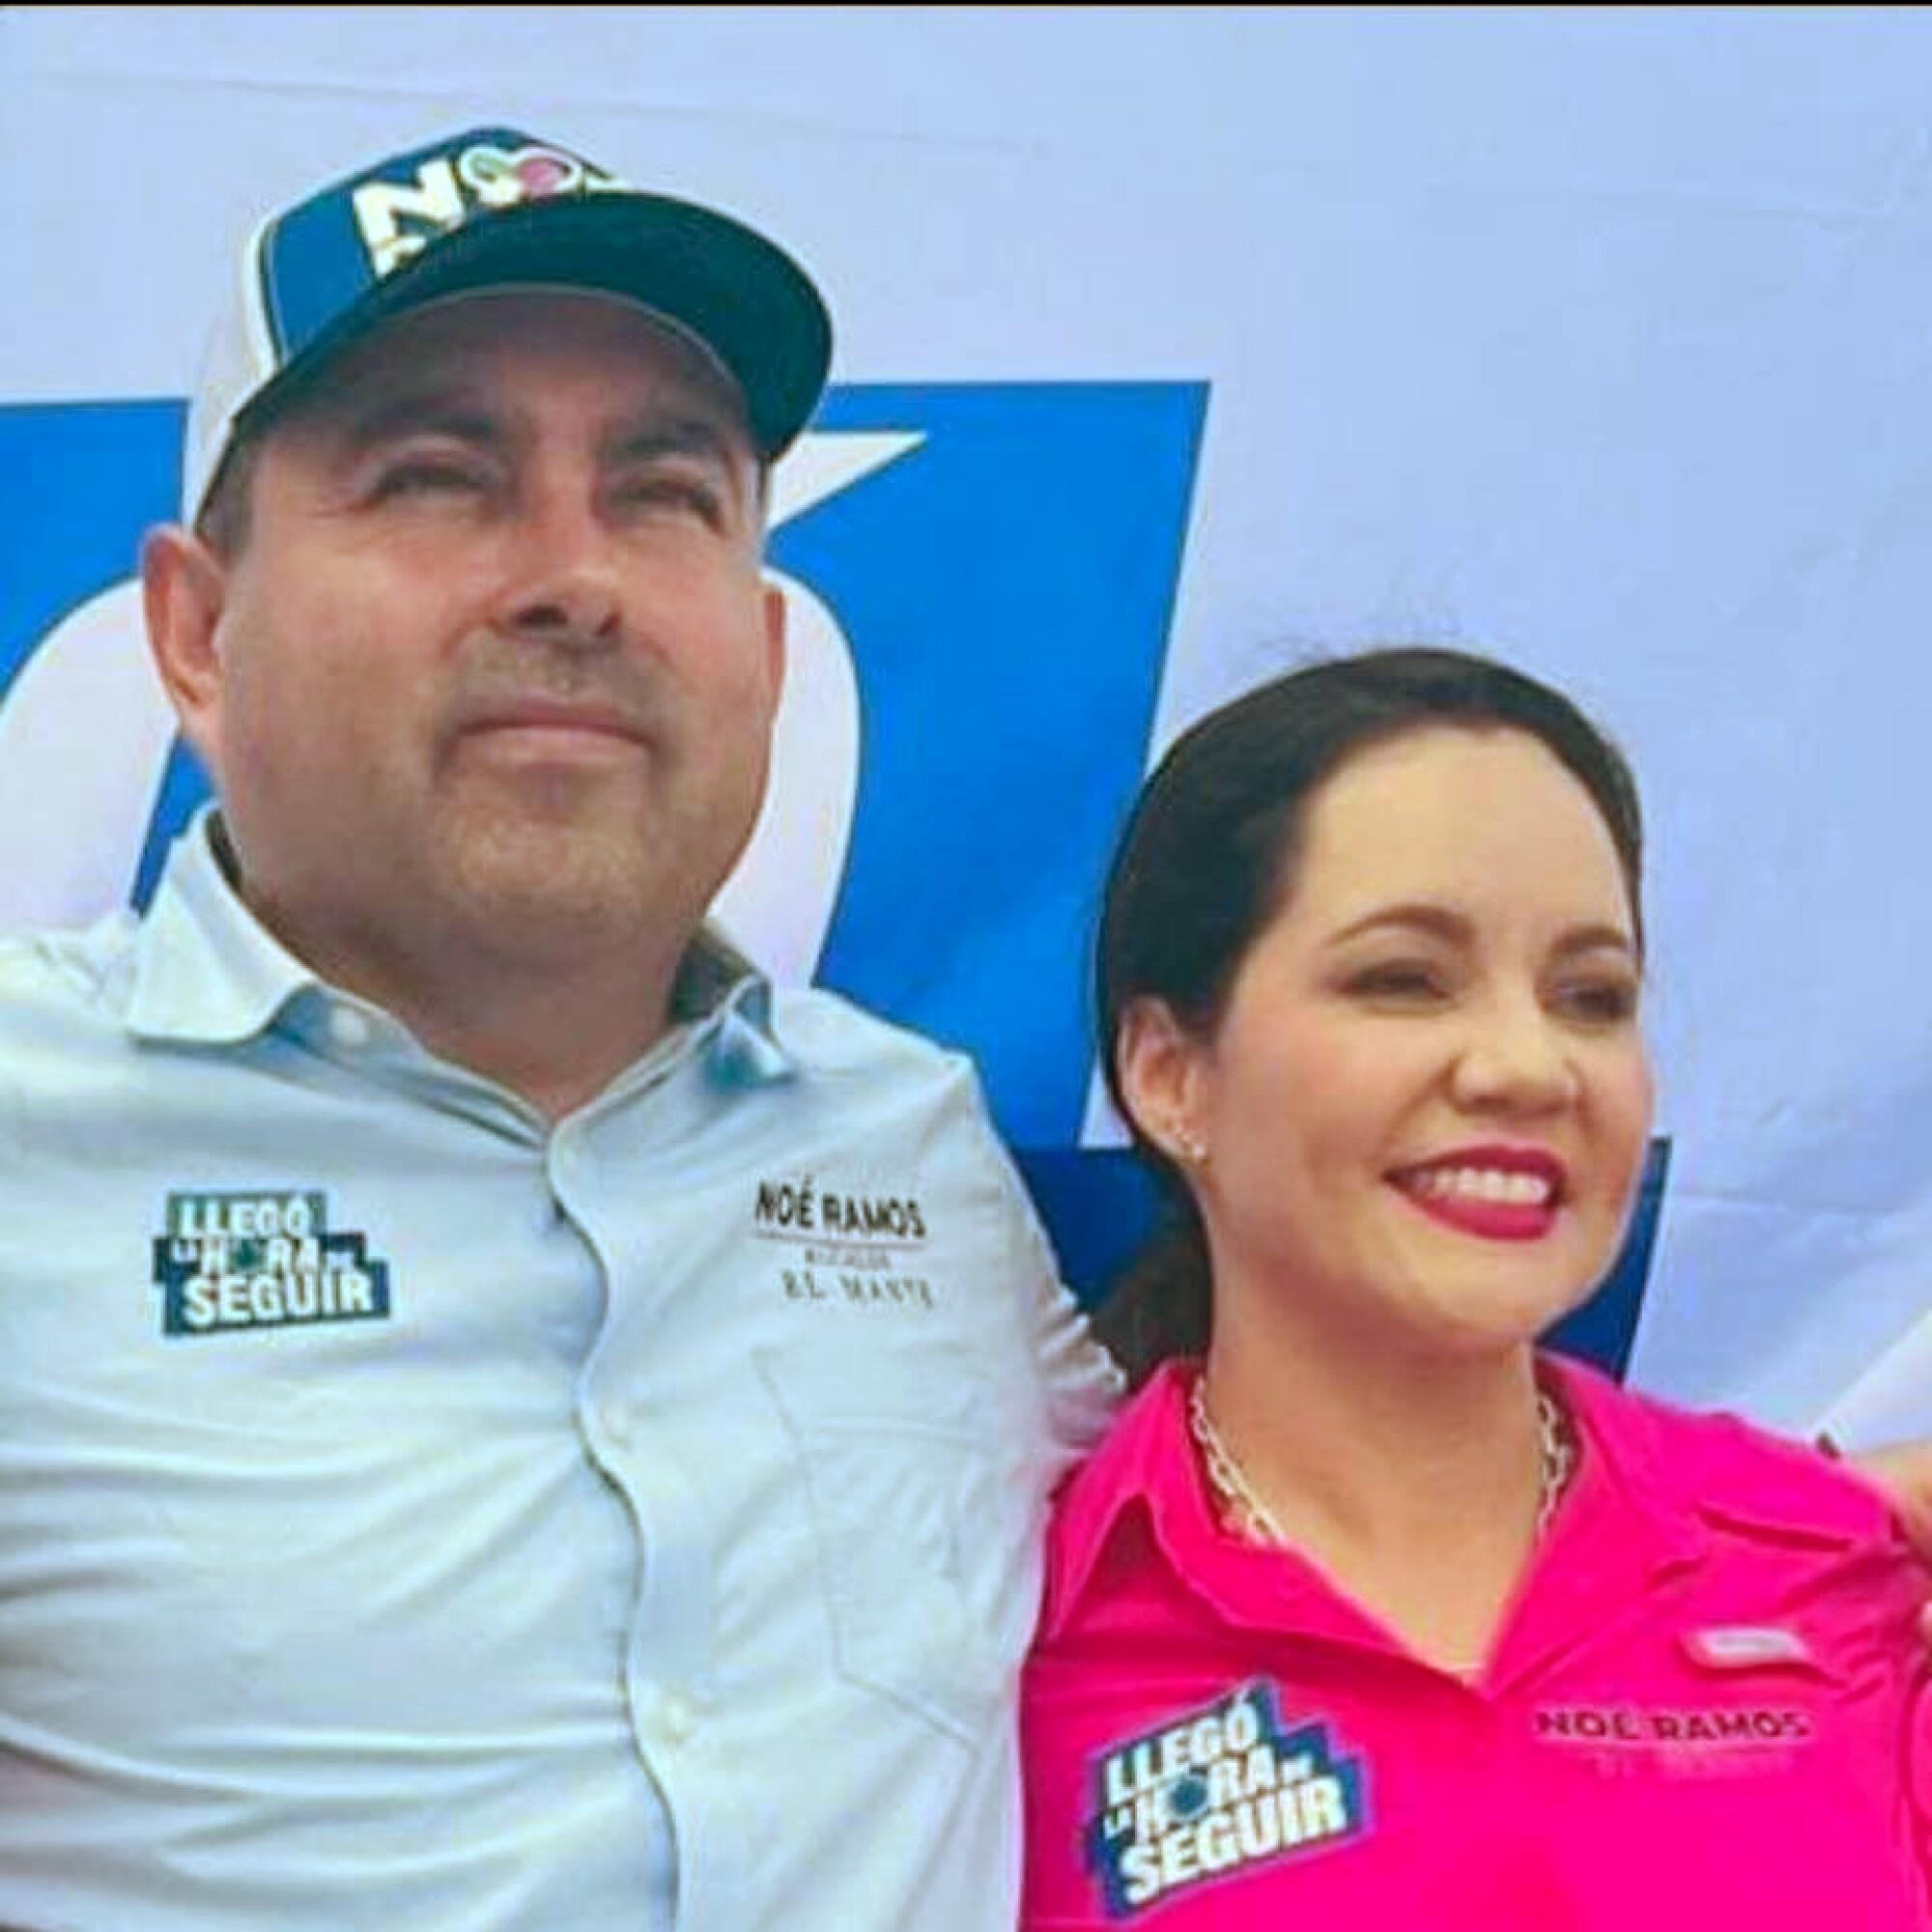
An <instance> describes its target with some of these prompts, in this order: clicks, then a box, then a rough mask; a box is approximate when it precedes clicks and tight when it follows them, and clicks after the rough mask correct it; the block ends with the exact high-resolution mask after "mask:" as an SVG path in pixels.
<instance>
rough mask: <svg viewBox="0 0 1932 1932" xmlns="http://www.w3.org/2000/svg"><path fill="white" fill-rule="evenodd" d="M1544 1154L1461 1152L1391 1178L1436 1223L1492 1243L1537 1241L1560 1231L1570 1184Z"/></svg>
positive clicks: (1525, 1150)
mask: <svg viewBox="0 0 1932 1932" xmlns="http://www.w3.org/2000/svg"><path fill="white" fill-rule="evenodd" d="M1566 1178H1567V1177H1566V1174H1565V1171H1564V1167H1563V1163H1562V1162H1561V1161H1560V1160H1558V1159H1557V1158H1556V1156H1555V1155H1554V1154H1552V1153H1550V1152H1549V1151H1548V1150H1547V1149H1545V1148H1529V1147H1500V1146H1485V1147H1462V1148H1453V1149H1451V1150H1450V1151H1448V1152H1446V1153H1441V1154H1437V1155H1435V1157H1434V1158H1433V1159H1431V1160H1426V1161H1421V1162H1418V1163H1417V1164H1416V1165H1415V1166H1413V1167H1404V1168H1398V1169H1397V1170H1396V1172H1395V1173H1393V1174H1391V1175H1390V1176H1389V1179H1390V1181H1391V1183H1392V1184H1393V1185H1395V1186H1396V1187H1398V1188H1400V1189H1401V1190H1402V1193H1403V1194H1404V1196H1405V1197H1406V1199H1407V1200H1408V1201H1409V1202H1410V1204H1411V1205H1412V1206H1414V1207H1416V1208H1420V1209H1421V1210H1422V1212H1423V1213H1425V1214H1427V1215H1428V1216H1429V1217H1430V1218H1431V1219H1432V1220H1435V1221H1439V1222H1441V1223H1442V1224H1443V1225H1444V1226H1445V1227H1450V1228H1454V1229H1456V1230H1458V1232H1460V1233H1462V1234H1465V1235H1474V1236H1478V1237H1480V1238H1481V1239H1484V1240H1490V1241H1535V1240H1540V1239H1542V1237H1543V1236H1545V1235H1547V1234H1548V1232H1549V1231H1550V1229H1551V1228H1553V1227H1554V1226H1555V1225H1556V1210H1557V1208H1559V1207H1560V1206H1561V1204H1562V1201H1563V1195H1564V1182H1565V1179H1566Z"/></svg>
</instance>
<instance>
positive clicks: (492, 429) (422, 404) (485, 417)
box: [339, 388, 509, 457]
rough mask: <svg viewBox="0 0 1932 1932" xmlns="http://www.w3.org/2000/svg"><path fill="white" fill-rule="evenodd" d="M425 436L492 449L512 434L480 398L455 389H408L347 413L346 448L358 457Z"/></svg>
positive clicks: (342, 429) (343, 436)
mask: <svg viewBox="0 0 1932 1932" xmlns="http://www.w3.org/2000/svg"><path fill="white" fill-rule="evenodd" d="M423 435H436V436H446V437H450V438H452V439H454V440H456V441H458V442H470V443H476V444H479V445H482V446H484V447H487V448H492V449H494V448H497V447H499V446H500V445H501V444H503V443H505V442H507V441H508V440H509V432H508V431H507V430H506V429H505V427H504V426H503V424H502V423H501V422H500V421H499V420H498V419H497V416H495V415H494V414H493V413H492V412H491V411H490V410H489V408H488V407H487V405H485V404H484V403H483V401H482V400H481V399H480V398H479V397H477V396H476V395H475V394H474V393H472V392H471V391H469V390H466V389H454V388H450V389H403V390H399V391H398V392H397V393H396V394H394V395H390V396H384V397H381V398H379V399H378V400H376V401H375V402H372V403H371V404H370V405H369V406H368V407H367V408H366V409H363V410H358V411H356V412H353V413H351V414H349V415H348V416H346V417H345V419H344V420H343V422H342V424H341V426H340V431H339V436H340V440H341V443H342V447H343V449H344V450H345V452H346V453H347V454H348V455H350V456H352V457H355V456H362V455H364V454H366V453H367V452H368V451H370V450H372V449H380V448H381V447H382V446H383V445H384V443H387V442H397V441H400V440H402V439H403V438H405V437H410V436H423Z"/></svg>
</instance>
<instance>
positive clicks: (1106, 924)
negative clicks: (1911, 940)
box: [1094, 649, 1643, 1383]
mask: <svg viewBox="0 0 1932 1932" xmlns="http://www.w3.org/2000/svg"><path fill="white" fill-rule="evenodd" d="M1430 725H1463V726H1467V727H1468V728H1470V729H1473V730H1491V729H1499V728H1500V729H1507V730H1512V731H1522V732H1526V733H1527V734H1528V735H1529V736H1530V737H1532V738H1534V739H1536V740H1537V741H1538V742H1539V743H1540V744H1542V745H1543V746H1544V747H1546V748H1547V749H1548V751H1549V752H1550V753H1551V754H1552V755H1553V756H1555V757H1556V758H1557V759H1558V760H1560V761H1561V763H1562V764H1563V765H1564V766H1565V767H1566V768H1567V769H1568V770H1569V771H1570V772H1571V773H1572V774H1574V776H1575V777H1576V779H1577V782H1578V783H1580V784H1581V785H1582V787H1583V789H1584V790H1585V791H1587V792H1588V793H1589V794H1590V797H1591V799H1592V800H1593V801H1594V802H1595V804H1596V807H1597V810H1599V811H1600V812H1601V813H1602V814H1603V818H1604V823H1605V826H1606V827H1607V828H1608V830H1609V834H1610V838H1611V840H1612V842H1613V843H1614V844H1615V846H1616V851H1617V857H1618V859H1619V860H1620V861H1621V863H1622V866H1623V874H1624V883H1625V886H1626V887H1627V888H1628V890H1629V894H1630V904H1631V916H1632V919H1633V920H1634V922H1635V924H1636V930H1637V934H1638V939H1639V944H1640V943H1641V936H1642V919H1643V914H1642V901H1641V896H1640V893H1639V887H1640V883H1641V876H1642V870H1643V823H1642V817H1641V814H1640V812H1639V810H1638V806H1637V795H1636V783H1635V781H1634V779H1633V778H1632V776H1631V772H1630V767H1629V766H1628V765H1627V764H1626V763H1625V762H1624V759H1623V756H1622V754H1621V753H1619V752H1618V751H1617V749H1616V748H1615V746H1614V745H1612V744H1611V743H1610V741H1609V740H1608V739H1607V738H1606V737H1605V735H1604V733H1603V732H1601V731H1600V730H1598V728H1597V727H1596V726H1595V725H1592V724H1591V723H1590V721H1589V720H1588V719H1587V718H1585V717H1584V716H1583V714H1582V713H1581V712H1580V711H1579V710H1578V709H1577V707H1576V705H1574V704H1573V703H1571V701H1570V700H1569V699H1568V698H1567V697H1565V696H1563V695H1562V694H1561V693H1560V692H1557V691H1552V690H1551V689H1550V688H1549V686H1548V685H1547V684H1539V683H1538V682H1537V680H1536V679H1535V678H1533V677H1529V676H1526V675H1525V674H1524V673H1523V672H1521V671H1518V670H1512V669H1510V668H1509V667H1508V666H1507V665H1501V664H1497V663H1495V662H1494V661H1493V660H1492V659H1489V658H1480V657H1474V656H1470V655H1468V654H1467V653H1464V652H1462V651H1449V650H1421V649H1407V650H1378V651H1367V652H1364V653H1362V654H1360V655H1359V656H1355V657H1346V658H1334V659H1330V660H1328V661H1326V662H1323V663H1319V664H1313V665H1309V666H1307V667H1305V668H1302V669H1299V670H1294V671H1291V672H1289V673H1288V674H1287V675H1286V676H1284V677H1278V678H1276V679H1274V680H1272V681H1271V682H1270V683H1267V684H1264V685H1262V686H1261V687H1260V688H1259V689H1257V690H1254V691H1250V692H1248V693H1246V694H1245V695H1244V696H1240V697H1237V698H1236V699H1234V700H1233V701H1232V702H1231V703H1228V704H1225V705H1223V706H1222V707H1221V708H1220V709H1219V710H1218V711H1214V712H1210V713H1209V714H1208V716H1207V717H1206V718H1204V719H1202V720H1201V721H1200V722H1199V723H1198V724H1196V725H1193V726H1192V727H1191V728H1190V729H1189V730H1187V731H1186V732H1184V733H1183V734H1182V735H1181V737H1180V738H1179V739H1178V740H1177V741H1176V742H1175V744H1174V745H1173V747H1172V748H1171V749H1170V750H1169V751H1168V753H1167V755H1166V756H1165V757H1164V758H1162V760H1161V761H1160V764H1159V766H1158V767H1157V769H1156V770H1155V772H1154V774H1153V777H1152V778H1151V779H1150V780H1149V781H1148V783H1147V786H1146V788H1145V789H1144V790H1143V791H1142V793H1141V796H1140V800H1139V802H1138V803H1137V804H1136V805H1135V807H1134V810H1133V815H1132V816H1131V818H1130V819H1129V820H1128V822H1127V829H1126V832H1125V835H1124V836H1123V837H1122V840H1121V845H1120V849H1119V851H1118V852H1117V853H1116V854H1115V858H1114V866H1113V870H1112V872H1111V873H1110V874H1109V876H1108V880H1107V894H1106V900H1105V903H1104V907H1103V909H1102V912H1101V918H1100V935H1099V945H1098V948H1097V950H1096V954H1095V962H1094V964H1095V973H1094V980H1095V986H1094V990H1095V996H1096V997H1095V1017H1096V1020H1097V1025H1098V1033H1099V1049H1100V1065H1101V1066H1102V1067H1103V1068H1104V1069H1105V1072H1106V1078H1107V1088H1108V1092H1109V1093H1111V1094H1112V1095H1113V1097H1114V1104H1115V1106H1116V1107H1117V1108H1118V1109H1119V1111H1120V1114H1121V1117H1122V1120H1124V1121H1125V1122H1127V1125H1128V1127H1129V1129H1130V1130H1131V1131H1132V1133H1133V1137H1134V1144H1135V1146H1136V1147H1137V1148H1138V1149H1139V1151H1140V1153H1141V1156H1142V1158H1143V1159H1145V1160H1147V1161H1148V1162H1149V1163H1150V1164H1151V1167H1152V1169H1153V1172H1154V1175H1155V1178H1156V1179H1158V1180H1159V1181H1160V1183H1161V1190H1162V1193H1163V1195H1164V1196H1165V1197H1166V1201H1167V1205H1168V1208H1169V1221H1168V1225H1167V1227H1166V1229H1165V1230H1164V1231H1163V1232H1162V1233H1161V1234H1159V1235H1157V1236H1155V1238H1154V1240H1153V1241H1152V1243H1151V1245H1150V1246H1149V1248H1148V1249H1147V1250H1146V1251H1145V1252H1144V1253H1143V1254H1142V1255H1141V1257H1140V1258H1139V1259H1138V1260H1137V1261H1136V1262H1134V1263H1133V1264H1131V1265H1130V1266H1129V1267H1128V1268H1127V1269H1126V1271H1125V1272H1124V1274H1123V1275H1122V1278H1121V1280H1120V1282H1119V1283H1118V1285H1117V1286H1116V1287H1115V1289H1114V1291H1113V1293H1112V1294H1111V1295H1110V1296H1109V1297H1108V1299H1107V1300H1106V1302H1105V1303H1104V1304H1103V1305H1102V1307H1101V1309H1100V1311H1099V1313H1098V1315H1097V1316H1096V1318H1095V1322H1094V1325H1095V1327H1096V1329H1097V1330H1098V1332H1099V1334H1100V1337H1101V1339H1102V1340H1103V1341H1104V1342H1105V1343H1106V1344H1107V1346H1108V1347H1109V1348H1110V1349H1111V1350H1113V1352H1114V1354H1115V1356H1116V1357H1117V1358H1118V1359H1119V1360H1120V1362H1121V1364H1122V1367H1123V1368H1124V1369H1125V1370H1126V1372H1127V1375H1128V1378H1129V1379H1130V1380H1131V1381H1133V1382H1135V1383H1138V1382H1140V1381H1142V1380H1144V1379H1145V1378H1146V1377H1147V1376H1148V1375H1149V1374H1151V1372H1152V1370H1153V1369H1154V1368H1155V1367H1156V1366H1157V1365H1158V1364H1159V1363H1160V1362H1162V1361H1164V1360H1165V1359H1167V1357H1169V1356H1170V1355H1198V1354H1200V1353H1201V1352H1202V1351H1203V1350H1205V1349H1206V1348H1207V1346H1208V1310H1209V1279H1208V1251H1207V1239H1206V1235H1205V1232H1204V1230H1203V1228H1202V1225H1201V1218H1200V1214H1199V1212H1198V1210H1197V1209H1196V1208H1195V1205H1194V1199H1193V1196H1192V1194H1191V1193H1190V1192H1189V1190H1188V1187H1187V1184H1186V1181H1185V1180H1184V1179H1183V1178H1182V1177H1181V1175H1180V1173H1179V1170H1178V1169H1177V1168H1176V1167H1175V1165H1174V1163H1173V1162H1172V1161H1171V1160H1169V1159H1168V1157H1167V1156H1166V1155H1165V1154H1164V1153H1163V1152H1162V1151H1160V1149H1159V1148H1157V1147H1155V1146H1154V1145H1153V1143H1152V1142H1151V1141H1150V1140H1149V1139H1148V1137H1147V1136H1146V1135H1145V1134H1143V1133H1142V1132H1141V1130H1140V1128H1139V1126H1138V1124H1137V1123H1136V1122H1134V1120H1133V1116H1132V1115H1131V1113H1129V1111H1128V1109H1127V1105H1126V1101H1125V1098H1124V1096H1123V1095H1122V1092H1121V1082H1120V1068H1119V1066H1118V1065H1117V1064H1116V1058H1115V1050H1116V1047H1117V1044H1118V1042H1119V1038H1120V1030H1121V1022H1122V1017H1123V1016H1124V1015H1125V1013H1126V1011H1127V1009H1128V1008H1129V1007H1130V1006H1132V1004H1133V1003H1134V1002H1135V1001H1136V1000H1139V999H1143V998H1147V997H1150V996H1151V997H1153V998H1157V999H1159V1000H1162V1001H1164V1002H1165V1003H1166V1005H1167V1007H1168V1008H1169V1009H1170V1010H1171V1011H1172V1012H1173V1014H1174V1016H1175V1018H1176V1019H1177V1020H1179V1022H1180V1024H1181V1025H1182V1026H1183V1027H1185V1028H1186V1029H1187V1030H1188V1031H1189V1032H1190V1033H1193V1034H1195V1035H1196V1036H1198V1037H1204V1038H1205V1037H1208V1036H1209V1035H1211V1034H1212V1033H1213V1031H1214V1029H1215V1027H1216V1026H1217V1025H1218V1024H1219V1022H1220V1019H1221V1014H1222V1009H1223V1008H1224V1007H1225V1005H1226V1003H1227V999H1228V994H1229V990H1230V988H1231V987H1232V986H1233V984H1234V980H1235V975H1236V971H1237V969H1238V968H1239V966H1240V963H1241V960H1242V959H1243V958H1244V957H1245V955H1246V953H1247V951H1248V948H1249V947H1250V946H1251V945H1253V943H1254V942H1255V940H1256V939H1257V938H1258V937H1259V936H1260V934H1261V932H1262V929H1263V927H1264V926H1265V925H1266V924H1267V923H1269V921H1270V920H1271V919H1272V918H1273V917H1274V915H1275V913H1276V911H1277V910H1279V908H1280V907H1281V906H1282V905H1283V904H1284V902H1285V901H1286V898H1287V895H1288V894H1289V892H1290V891H1291V890H1292V888H1293V878H1294V868H1295V861H1296V858H1297V856H1298V853H1299V847H1300V841H1301V837H1302V832H1303V827H1304V823H1305V820H1306V816H1307V807H1308V802H1309V800H1310V799H1311V798H1312V797H1313V795H1314V793H1315V792H1316V790H1317V789H1318V788H1319V787H1320V786H1321V783H1322V781H1324V780H1325V779H1327V778H1328V777H1329V776H1330V775H1331V774H1333V773H1334V772H1335V770H1336V769H1337V768H1338V767H1339V766H1340V765H1341V764H1343V763H1344V762H1345V761H1346V760H1347V759H1348V758H1349V757H1350V756H1351V755H1352V754H1353V753H1356V752H1359V751H1363V750H1365V749H1366V748H1367V747H1369V746H1371V745H1375V744H1379V743H1383V742H1385V741H1387V740H1388V739H1391V738H1397V737H1401V736H1403V735H1404V734H1405V733H1406V732H1409V731H1415V730H1421V729H1424V728H1426V727H1428V726H1430ZM1316 1104H1319V1102H1317V1103H1316Z"/></svg>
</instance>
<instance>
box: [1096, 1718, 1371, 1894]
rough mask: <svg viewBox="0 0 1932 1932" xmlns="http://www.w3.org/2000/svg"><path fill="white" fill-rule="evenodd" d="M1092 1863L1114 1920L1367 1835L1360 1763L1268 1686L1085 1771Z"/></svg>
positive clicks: (1109, 1752) (1135, 1740)
mask: <svg viewBox="0 0 1932 1932" xmlns="http://www.w3.org/2000/svg"><path fill="white" fill-rule="evenodd" d="M1089 1792H1090V1796H1091V1802H1092V1806H1093V1808H1092V1811H1091V1813H1090V1815H1089V1817H1088V1819H1087V1823H1086V1832H1085V1835H1086V1842H1087V1861H1088V1864H1089V1866H1090V1868H1091V1869H1092V1870H1093V1871H1094V1875H1095V1876H1096V1877H1097V1879H1098V1880H1099V1883H1100V1889H1101V1890H1102V1892H1103V1893H1104V1894H1105V1897H1106V1901H1107V1911H1108V1913H1109V1915H1110V1916H1111V1917H1113V1918H1132V1917H1133V1916H1134V1915H1135V1914H1136V1913H1139V1912H1142V1911H1145V1910H1146V1909H1148V1908H1149V1907H1150V1906H1152V1905H1155V1904H1158V1903H1160V1902H1161V1901H1163V1900H1165V1899H1168V1898H1171V1897H1173V1896H1174V1895H1175V1894H1176V1893H1177V1892H1180V1891H1190V1890H1193V1889H1196V1888H1197V1887H1200V1886H1202V1885H1205V1884H1208V1883H1210V1882H1212V1881H1216V1880H1221V1879H1227V1878H1232V1877H1234V1876H1235V1875H1236V1874H1237V1873H1239V1872H1243V1871H1245V1870H1248V1869H1249V1868H1251V1867H1253V1866H1256V1865H1263V1864H1274V1863H1278V1862H1281V1861H1285V1860H1288V1859H1294V1858H1302V1857H1306V1856H1308V1855H1309V1854H1311V1853H1314V1852H1319V1851H1322V1850H1325V1849H1327V1848H1328V1847H1330V1846H1332V1845H1338V1844H1342V1843H1345V1842H1347V1841H1348V1840H1349V1839H1351V1838H1356V1837H1360V1836H1361V1835H1363V1833H1366V1832H1367V1830H1368V1822H1369V1821H1368V1790H1367V1781H1366V1777H1365V1775H1364V1767H1363V1765H1362V1762H1361V1760H1360V1759H1359V1758H1356V1757H1345V1756H1343V1755H1342V1754H1341V1753H1340V1752H1339V1751H1338V1750H1337V1748H1336V1747H1335V1744H1334V1741H1333V1739H1332V1737H1331V1727H1330V1726H1329V1725H1328V1723H1326V1722H1325V1721H1324V1720H1323V1719H1321V1718H1308V1719H1303V1720H1302V1721H1300V1722H1298V1723H1297V1724H1296V1725H1295V1726H1294V1728H1293V1730H1290V1729H1288V1728H1286V1726H1285V1725H1284V1723H1283V1720H1282V1716H1281V1699H1280V1691H1279V1689H1278V1687H1277V1686H1275V1685H1273V1684H1270V1683H1267V1682H1265V1681H1257V1682H1255V1683H1251V1684H1246V1685H1243V1686H1242V1687H1241V1688H1240V1689H1239V1690H1236V1691H1235V1692H1234V1693H1233V1694H1232V1695H1230V1696H1227V1697H1223V1698H1221V1699H1219V1700H1218V1701H1217V1702H1215V1703H1212V1704H1208V1705H1206V1706H1204V1707H1203V1708H1201V1709H1198V1710H1194V1711H1190V1712H1187V1713H1185V1714H1183V1715H1182V1716H1180V1717H1179V1718H1175V1719H1169V1720H1168V1721H1167V1722H1166V1723H1164V1724H1162V1725H1161V1726H1160V1727H1159V1728H1158V1729H1157V1730H1152V1731H1144V1732H1141V1733H1138V1734H1137V1735H1135V1736H1133V1737H1131V1738H1124V1739H1122V1740H1120V1741H1119V1742H1117V1743H1115V1744H1111V1745H1108V1746H1106V1747H1104V1748H1103V1749H1102V1750H1101V1751H1100V1752H1099V1753H1098V1754H1097V1755H1096V1756H1095V1757H1094V1759H1093V1761H1092V1771H1091V1783H1090V1785H1089Z"/></svg>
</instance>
